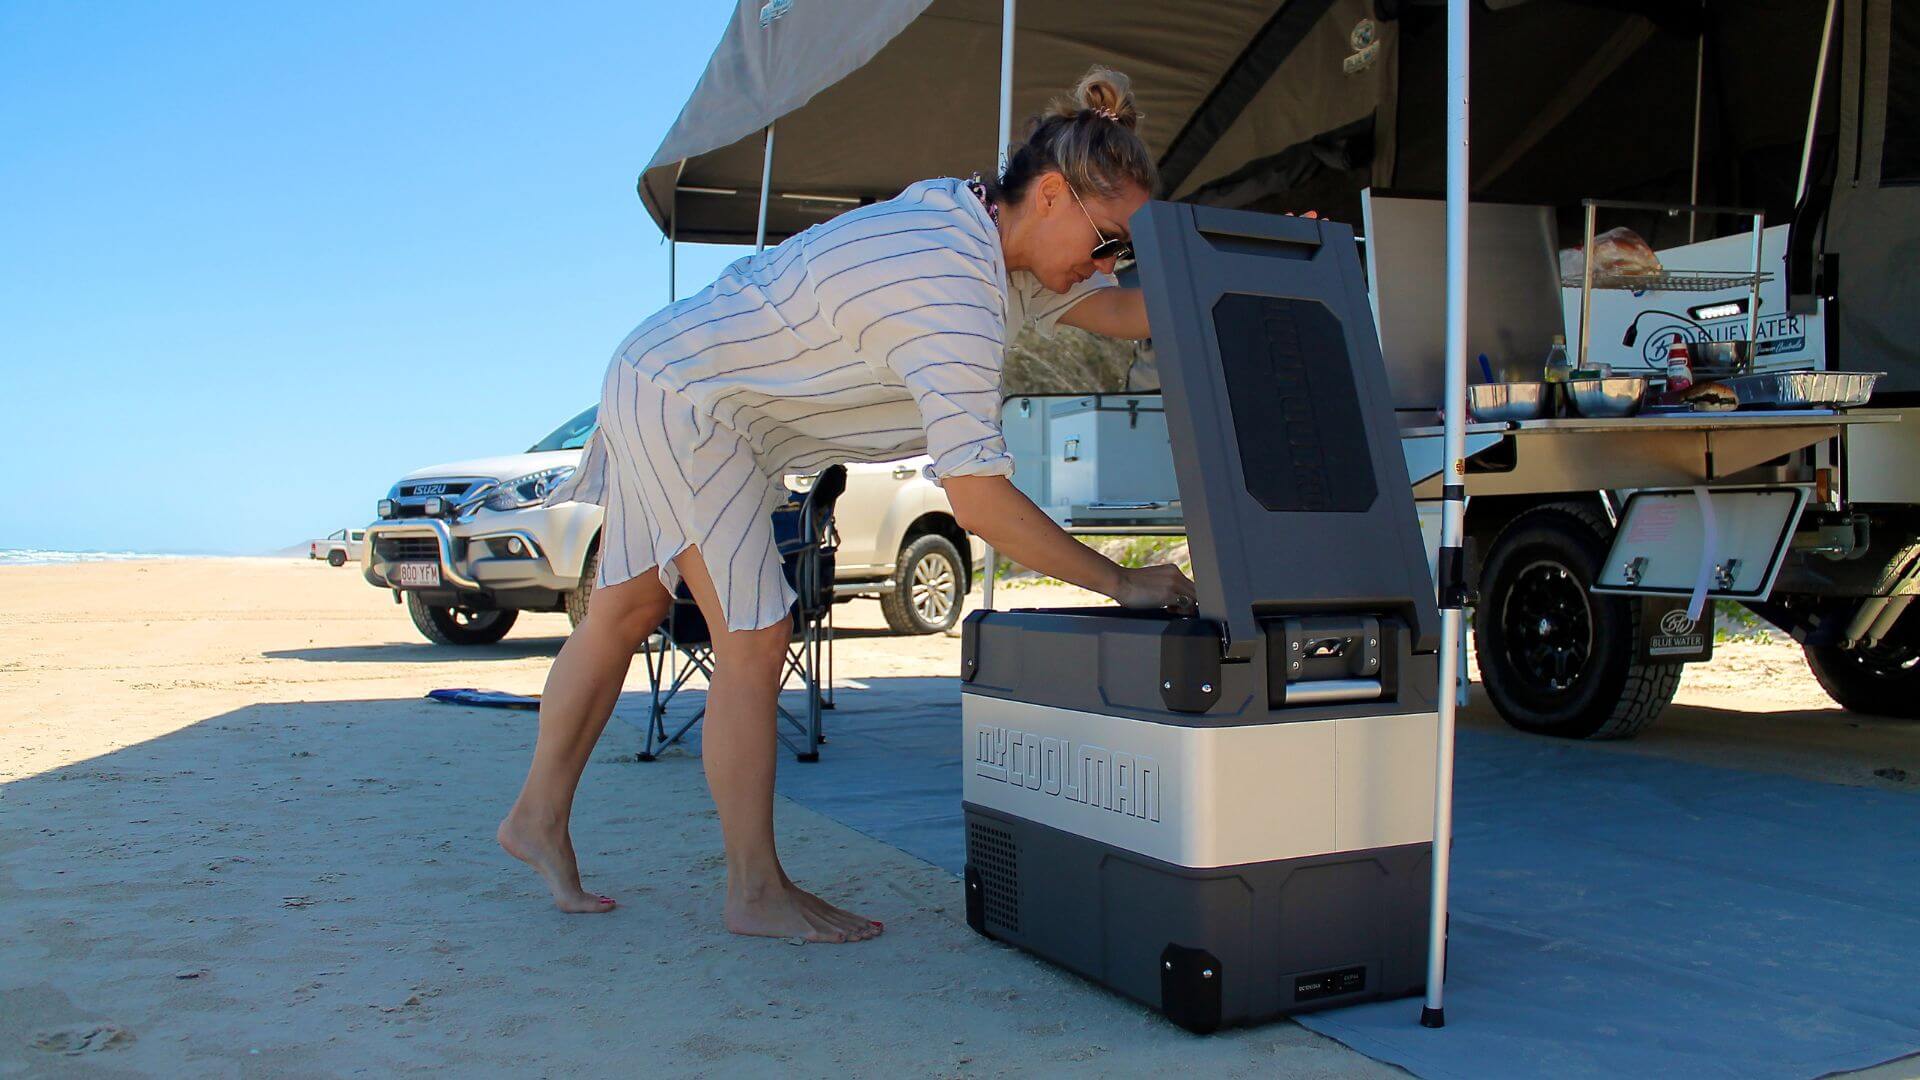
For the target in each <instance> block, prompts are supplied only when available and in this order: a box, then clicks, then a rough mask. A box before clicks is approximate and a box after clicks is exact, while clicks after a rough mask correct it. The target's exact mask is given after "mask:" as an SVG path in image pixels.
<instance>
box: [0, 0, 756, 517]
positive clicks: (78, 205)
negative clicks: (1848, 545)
mask: <svg viewBox="0 0 1920 1080" xmlns="http://www.w3.org/2000/svg"><path fill="white" fill-rule="evenodd" d="M731 10H732V4H731V3H729V2H726V0H697V2H692V3H665V2H652V0H649V2H642V3H633V2H631V0H629V2H625V3H612V2H607V3H572V4H561V5H555V4H538V5H533V4H511V5H510V4H483V3H466V2H463V3H458V4H455V3H421V2H409V3H364V2H351V3H328V4H320V5H258V4H242V3H182V4H119V3H97V4H87V3H55V2H52V0H0V102H4V103H5V104H4V106H0V458H4V460H5V461H6V463H7V465H8V468H7V470H6V473H7V483H6V492H5V495H4V497H0V548H5V547H42V548H75V549H123V548H125V549H133V550H143V551H207V552H238V553H256V552H263V551H267V550H269V549H273V548H279V547H283V546H285V545H288V544H291V543H294V542H297V541H301V540H304V539H306V538H307V537H309V536H312V535H320V534H324V533H326V532H328V531H330V530H332V529H335V528H338V527H340V526H343V525H346V524H349V523H352V524H364V523H365V522H366V521H367V520H369V519H370V518H371V517H372V516H373V504H374V501H375V500H377V499H378V498H380V497H381V496H382V495H384V494H385V493H386V490H387V488H388V486H389V485H390V484H391V483H392V482H393V481H394V479H396V478H397V477H398V476H399V475H400V474H401V473H403V472H406V471H408V470H411V469H414V468H417V467H420V466H424V465H430V464H433V463H436V462H441V461H449V460H454V459H458V458H463V457H473V456H478V455H482V454H489V453H499V452H509V451H514V450H519V449H524V448H525V447H526V446H527V445H528V444H530V443H532V442H533V441H534V440H536V439H538V438H539V437H540V436H542V435H544V434H545V433H546V432H547V431H548V430H550V429H551V428H553V427H555V426H557V425H558V424H559V423H560V422H561V421H562V420H564V419H566V418H567V417H569V416H571V415H572V414H573V413H575V412H576V411H578V410H579V409H581V408H583V407H585V406H586V405H588V404H590V403H591V402H592V401H593V400H594V399H595V398H596V397H597V396H598V392H599V383H600V376H601V373H602V371H603V370H604V368H605V365H606V360H607V357H608V356H609V355H610V354H611V352H612V350H613V348H614V346H616V345H617V344H619V342H620V339H621V338H622V337H623V336H625V334H626V333H627V331H628V330H630V329H632V327H633V326H634V324H636V323H638V322H639V321H640V320H641V319H643V318H645V317H646V316H647V315H648V314H650V313H651V312H652V311H653V310H654V309H656V308H657V307H659V306H660V305H661V304H662V303H663V302H664V299H665V291H666V282H665V278H666V254H665V249H664V248H663V246H662V244H661V242H660V234H659V232H658V230H656V229H655V228H654V226H653V224H652V222H651V221H650V220H649V219H648V217H647V215H646V212H645V210H643V209H642V207H641V205H640V201H639V200H638V199H637V198H636V197H635V196H634V193H633V185H634V178H635V176H636V174H637V173H638V172H639V171H640V169H641V167H642V166H644V165H645V164H646V162H647V159H648V158H649V157H650V156H651V155H652V152H653V150H654V148H655V147H656V146H658V145H659V142H660V139H661V137H662V136H663V135H664V134H665V132H666V129H667V127H668V126H669V125H670V124H671V123H672V122H673V120H674V117H675V116H676V115H677V114H678V113H679V110H680V105H681V103H682V102H684V101H685V100H686V98H687V96H688V95H689V94H690V93H691V92H692V89H693V85H694V83H695V82H696V81H697V80H698V78H699V75H700V71H701V69H702V67H703V66H704V65H705V63H706V59H707V57H708V55H709V54H710V53H711V52H712V50H713V46H714V44H715V43H716V42H717V41H718V40H719V36H720V33H721V30H722V29H723V28H724V27H725V25H726V21H727V18H728V14H729V12H730V11H731ZM739 254H740V249H737V248H716V247H701V246H697V245H683V246H682V249H681V263H680V280H681V288H682V293H683V294H684V293H685V291H687V290H688V288H689V287H697V286H698V285H699V284H701V283H704V281H706V280H707V279H709V278H711V277H712V276H713V274H715V273H717V272H718V270H719V268H720V267H721V265H722V264H724V263H725V262H726V261H728V260H730V259H732V258H735V257H737V256H738V255H739Z"/></svg>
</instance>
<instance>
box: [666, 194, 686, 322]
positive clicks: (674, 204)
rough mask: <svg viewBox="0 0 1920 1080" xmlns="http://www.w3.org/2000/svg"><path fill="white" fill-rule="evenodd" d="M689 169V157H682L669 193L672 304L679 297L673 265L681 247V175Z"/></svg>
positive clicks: (670, 296)
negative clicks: (676, 292) (677, 250)
mask: <svg viewBox="0 0 1920 1080" xmlns="http://www.w3.org/2000/svg"><path fill="white" fill-rule="evenodd" d="M686 171H687V159H686V158H681V159H680V167H679V168H677V169H675V170H673V190H672V191H670V192H668V193H667V304H668V306H672V304H673V302H674V301H675V300H677V299H679V297H677V296H676V295H674V293H675V286H676V285H677V284H678V281H677V279H676V277H675V268H674V265H673V260H674V252H675V249H676V248H678V247H679V244H678V243H677V241H676V238H677V237H678V236H679V234H680V176H681V174H683V173H685V172H686Z"/></svg>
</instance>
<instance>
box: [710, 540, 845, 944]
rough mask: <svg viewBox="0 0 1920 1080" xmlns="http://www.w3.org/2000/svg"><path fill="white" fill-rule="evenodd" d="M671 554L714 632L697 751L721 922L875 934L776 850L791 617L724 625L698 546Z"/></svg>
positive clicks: (806, 934) (831, 934)
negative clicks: (720, 850)
mask: <svg viewBox="0 0 1920 1080" xmlns="http://www.w3.org/2000/svg"><path fill="white" fill-rule="evenodd" d="M674 563H675V565H676V566H678V567H679V568H680V575H681V577H682V578H684V579H685V580H686V582H687V588H688V589H690V590H691V591H692V592H693V598H694V600H695V601H696V602H697V603H698V604H699V605H700V612H701V614H702V615H704V616H706V620H707V626H708V627H709V628H711V629H712V630H713V631H714V633H713V649H714V675H713V685H712V686H711V687H709V688H708V690H707V717H706V720H705V721H703V723H704V724H705V730H704V731H703V732H702V734H701V737H700V757H701V761H702V763H703V764H704V765H705V766H706V770H707V787H708V788H709V789H710V790H711V791H712V792H713V802H714V805H715V806H716V807H717V808H718V809H719V811H720V833H721V837H722V840H723V842H724V843H725V844H726V855H727V903H726V911H725V913H724V918H725V923H726V927H727V929H728V930H731V931H733V932H734V933H736V934H758V935H762V936H766V937H786V938H794V937H797V938H805V939H806V940H808V941H832V942H841V941H861V940H864V939H866V938H870V937H874V936H875V935H877V934H879V933H880V930H881V927H880V924H879V923H877V922H872V921H870V920H867V919H864V918H861V917H860V916H858V915H855V914H853V913H852V912H848V911H842V910H841V909H839V908H837V907H834V906H833V905H832V904H829V903H827V902H826V901H824V900H822V899H820V898H819V897H817V896H814V895H813V894H812V893H809V892H807V891H805V890H804V889H801V888H800V887H799V886H797V885H795V884H794V883H793V882H792V881H790V880H788V878H787V875H786V871H784V870H782V869H781V867H780V856H779V855H778V854H777V853H776V852H775V850H774V841H773V769H774V758H775V755H776V754H777V753H778V743H777V740H776V739H775V737H774V724H775V722H776V721H775V712H774V704H775V699H776V698H777V697H778V696H779V693H780V676H781V674H782V671H783V665H784V664H785V663H786V655H787V652H786V650H787V639H788V636H789V626H788V624H787V623H786V622H785V621H782V622H779V623H775V624H774V625H772V626H769V627H766V628H765V629H761V630H724V629H723V628H724V627H725V626H726V624H727V620H726V615H725V614H724V612H723V611H722V610H721V605H720V597H719V593H718V591H717V590H716V589H715V588H714V584H713V578H712V577H711V576H710V575H709V574H708V573H707V566H706V563H705V562H704V561H703V560H702V559H701V557H700V552H699V550H698V549H697V548H688V549H687V550H685V551H683V552H681V553H680V556H679V557H678V558H677V559H675V560H674Z"/></svg>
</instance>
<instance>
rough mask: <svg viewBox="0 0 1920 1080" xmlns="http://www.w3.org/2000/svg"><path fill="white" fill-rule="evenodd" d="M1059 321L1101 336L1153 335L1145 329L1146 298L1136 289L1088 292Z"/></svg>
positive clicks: (1139, 338)
mask: <svg viewBox="0 0 1920 1080" xmlns="http://www.w3.org/2000/svg"><path fill="white" fill-rule="evenodd" d="M1060 321H1061V322H1063V323H1065V324H1067V325H1068V326H1077V327H1079V328H1080V329H1082V330H1085V331H1088V332H1089V333H1094V334H1100V335H1102V336H1103V337H1110V338H1125V339H1129V340H1133V341H1139V340H1141V339H1144V338H1149V337H1152V336H1153V335H1152V333H1151V332H1150V331H1149V330H1148V329H1147V298H1146V296H1144V295H1143V294H1142V293H1141V292H1140V290H1139V289H1126V288H1112V289H1100V290H1098V291H1096V292H1091V293H1088V294H1087V298H1086V299H1084V300H1082V301H1080V302H1079V303H1077V304H1075V305H1073V306H1072V307H1070V308H1068V309H1067V311H1066V313H1065V314H1063V315H1061V316H1060Z"/></svg>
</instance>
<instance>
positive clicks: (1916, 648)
mask: <svg viewBox="0 0 1920 1080" xmlns="http://www.w3.org/2000/svg"><path fill="white" fill-rule="evenodd" d="M1804 651H1805V652H1806V654H1807V666H1808V667H1810V668H1812V669H1813V677H1814V678H1816V679H1818V680H1820V688H1821V689H1823V690H1825V691H1826V692H1827V696H1828V697H1831V698H1832V699H1833V700H1834V701H1835V702H1837V703H1838V704H1839V705H1840V707H1841V708H1844V709H1846V710H1847V711H1848V712H1857V713H1866V714H1867V715H1869V716H1887V717H1892V718H1893V719H1895V720H1920V610H1916V609H1914V608H1908V609H1907V613H1906V614H1904V615H1902V616H1901V617H1900V621H1899V622H1897V623H1895V624H1894V627H1893V632H1892V633H1890V634H1888V635H1887V638H1886V640H1885V641H1882V642H1881V643H1880V644H1878V645H1875V646H1874V647H1873V648H1871V649H1842V648H1840V647H1839V646H1838V645H1808V646H1804Z"/></svg>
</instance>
